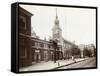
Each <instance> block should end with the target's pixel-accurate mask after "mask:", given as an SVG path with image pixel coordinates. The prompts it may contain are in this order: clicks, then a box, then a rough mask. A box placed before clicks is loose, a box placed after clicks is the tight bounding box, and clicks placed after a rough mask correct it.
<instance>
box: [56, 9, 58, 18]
mask: <svg viewBox="0 0 100 76" xmlns="http://www.w3.org/2000/svg"><path fill="white" fill-rule="evenodd" d="M57 18H58V16H57V8H56V19H57Z"/></svg>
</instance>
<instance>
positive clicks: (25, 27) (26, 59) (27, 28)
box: [19, 7, 33, 67]
mask: <svg viewBox="0 0 100 76" xmlns="http://www.w3.org/2000/svg"><path fill="white" fill-rule="evenodd" d="M32 15H33V14H31V13H30V12H28V11H26V10H25V9H23V8H21V7H20V8H19V67H23V66H28V65H31V63H32V50H31V16H32Z"/></svg>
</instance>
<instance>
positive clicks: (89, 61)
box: [58, 57, 96, 69]
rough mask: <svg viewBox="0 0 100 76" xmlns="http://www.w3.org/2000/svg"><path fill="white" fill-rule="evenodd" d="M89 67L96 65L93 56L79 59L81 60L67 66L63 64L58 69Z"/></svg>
mask: <svg viewBox="0 0 100 76" xmlns="http://www.w3.org/2000/svg"><path fill="white" fill-rule="evenodd" d="M86 67H87V68H89V67H96V59H95V58H94V57H93V58H89V59H87V60H84V61H81V62H77V63H74V64H71V65H69V66H64V67H60V68H58V69H70V68H86Z"/></svg>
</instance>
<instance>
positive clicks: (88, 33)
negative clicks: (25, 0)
mask: <svg viewBox="0 0 100 76" xmlns="http://www.w3.org/2000/svg"><path fill="white" fill-rule="evenodd" d="M20 6H21V7H23V8H24V9H26V10H27V11H29V12H30V13H32V14H33V16H32V18H31V27H33V30H34V31H35V33H36V34H37V36H39V37H40V39H44V38H46V39H48V38H49V37H50V36H51V37H52V28H53V27H54V25H55V24H54V21H55V18H56V8H57V15H58V19H59V26H60V28H61V29H62V36H63V38H64V39H66V40H68V41H70V42H73V41H75V44H77V45H79V44H85V45H86V44H91V43H92V44H94V45H95V43H96V10H95V9H86V8H71V7H53V6H36V5H20Z"/></svg>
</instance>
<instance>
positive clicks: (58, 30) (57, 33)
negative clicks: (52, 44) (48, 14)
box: [52, 9, 62, 43]
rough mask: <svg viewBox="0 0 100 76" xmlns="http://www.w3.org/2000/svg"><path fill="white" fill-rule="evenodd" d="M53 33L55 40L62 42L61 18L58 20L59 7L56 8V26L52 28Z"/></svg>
mask: <svg viewBox="0 0 100 76" xmlns="http://www.w3.org/2000/svg"><path fill="white" fill-rule="evenodd" d="M52 33H53V40H58V42H59V43H61V40H62V30H61V28H60V26H59V20H58V16H57V9H56V18H55V21H54V27H53V29H52Z"/></svg>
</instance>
